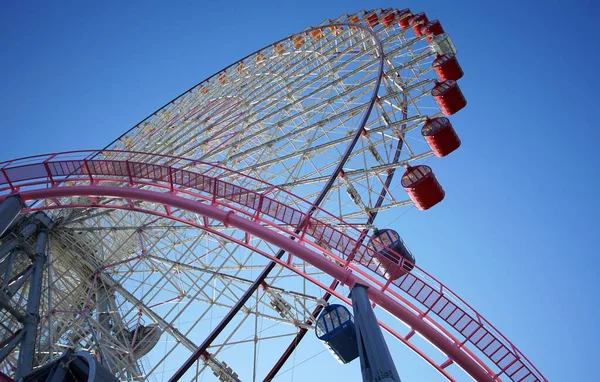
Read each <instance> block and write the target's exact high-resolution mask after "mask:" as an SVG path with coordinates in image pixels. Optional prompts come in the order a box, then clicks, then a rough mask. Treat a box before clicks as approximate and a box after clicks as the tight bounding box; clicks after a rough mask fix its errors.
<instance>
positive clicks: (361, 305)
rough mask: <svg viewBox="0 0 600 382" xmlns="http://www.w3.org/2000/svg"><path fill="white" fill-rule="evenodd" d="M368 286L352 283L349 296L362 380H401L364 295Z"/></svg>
mask: <svg viewBox="0 0 600 382" xmlns="http://www.w3.org/2000/svg"><path fill="white" fill-rule="evenodd" d="M367 289H368V287H367V286H365V285H362V284H359V283H356V284H354V287H353V288H352V292H351V293H350V297H351V298H352V310H353V311H354V324H355V325H356V339H357V341H358V354H359V356H360V368H361V372H362V376H363V382H374V381H380V382H400V376H399V375H398V371H397V370H396V366H395V365H394V360H393V358H392V355H391V354H390V350H389V349H388V347H387V344H386V343H385V339H384V338H383V333H382V332H381V328H380V327H379V323H378V322H377V317H375V313H374V312H373V309H372V308H371V301H369V296H368V295H367Z"/></svg>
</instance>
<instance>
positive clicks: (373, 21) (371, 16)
mask: <svg viewBox="0 0 600 382" xmlns="http://www.w3.org/2000/svg"><path fill="white" fill-rule="evenodd" d="M363 20H366V22H367V25H368V26H369V27H371V28H375V27H376V26H377V25H378V24H379V21H378V19H377V12H376V11H373V12H369V13H367V14H366V15H364V16H363Z"/></svg>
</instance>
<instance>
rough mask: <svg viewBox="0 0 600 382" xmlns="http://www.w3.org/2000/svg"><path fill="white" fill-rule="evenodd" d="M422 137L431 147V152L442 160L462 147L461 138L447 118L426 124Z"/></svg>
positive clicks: (431, 120)
mask: <svg viewBox="0 0 600 382" xmlns="http://www.w3.org/2000/svg"><path fill="white" fill-rule="evenodd" d="M421 135H423V137H424V138H425V140H426V141H427V143H428V144H429V147H431V151H433V153H434V154H435V155H436V156H438V157H440V158H441V157H445V156H446V155H448V154H450V153H451V152H452V151H454V150H456V149H457V148H459V147H460V138H458V135H457V134H456V131H454V127H452V123H450V120H449V119H448V118H446V117H441V118H435V119H430V120H428V121H427V122H425V124H424V125H423V128H422V129H421Z"/></svg>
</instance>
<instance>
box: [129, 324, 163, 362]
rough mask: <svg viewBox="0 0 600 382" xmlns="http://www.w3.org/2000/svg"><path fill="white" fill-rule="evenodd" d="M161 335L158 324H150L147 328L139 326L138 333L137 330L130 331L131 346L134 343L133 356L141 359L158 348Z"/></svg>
mask: <svg viewBox="0 0 600 382" xmlns="http://www.w3.org/2000/svg"><path fill="white" fill-rule="evenodd" d="M161 335H162V331H161V330H160V328H159V327H158V325H157V324H150V325H147V326H144V325H139V326H138V327H137V332H136V328H132V329H131V330H128V331H127V337H129V338H128V340H129V345H131V341H134V342H133V355H134V356H135V358H140V357H143V356H145V355H146V354H148V353H149V352H150V350H152V349H153V348H154V347H155V346H156V344H157V343H158V340H160V336H161Z"/></svg>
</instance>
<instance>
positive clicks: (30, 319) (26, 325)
mask: <svg viewBox="0 0 600 382" xmlns="http://www.w3.org/2000/svg"><path fill="white" fill-rule="evenodd" d="M47 236H48V233H47V232H46V227H40V230H39V232H38V237H37V247H36V253H35V256H34V260H33V273H32V274H31V278H30V280H29V296H28V298H27V311H26V313H25V318H24V319H23V330H24V332H25V334H24V335H23V340H22V341H21V350H20V352H19V361H18V364H17V372H16V379H17V380H19V379H20V378H22V377H23V376H25V375H26V374H27V373H29V372H30V371H31V370H32V369H33V356H34V354H35V340H36V337H37V327H38V322H39V320H40V316H39V309H40V300H41V294H42V276H43V272H44V263H45V261H46V238H47Z"/></svg>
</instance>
